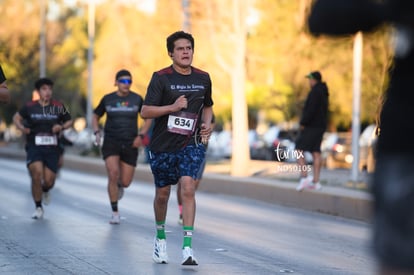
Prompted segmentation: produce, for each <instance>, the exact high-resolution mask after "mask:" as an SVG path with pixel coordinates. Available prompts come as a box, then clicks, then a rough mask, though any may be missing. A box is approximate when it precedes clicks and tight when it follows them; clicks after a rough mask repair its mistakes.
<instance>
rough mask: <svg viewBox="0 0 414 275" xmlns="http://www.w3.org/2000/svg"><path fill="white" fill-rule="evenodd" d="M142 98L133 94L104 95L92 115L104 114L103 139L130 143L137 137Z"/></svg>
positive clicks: (113, 93) (99, 115)
mask: <svg viewBox="0 0 414 275" xmlns="http://www.w3.org/2000/svg"><path fill="white" fill-rule="evenodd" d="M142 103H143V98H142V97H141V96H140V95H139V94H137V93H134V92H129V93H128V95H126V96H119V95H118V94H117V92H112V93H110V94H107V95H105V96H104V97H103V98H102V99H101V101H100V102H99V105H98V106H97V107H96V108H95V110H94V113H95V114H96V115H97V116H98V117H101V116H103V115H104V113H105V112H106V115H107V117H106V122H105V129H104V135H105V139H111V140H122V141H128V142H131V141H132V140H134V138H135V137H136V136H137V135H138V113H139V112H141V107H142Z"/></svg>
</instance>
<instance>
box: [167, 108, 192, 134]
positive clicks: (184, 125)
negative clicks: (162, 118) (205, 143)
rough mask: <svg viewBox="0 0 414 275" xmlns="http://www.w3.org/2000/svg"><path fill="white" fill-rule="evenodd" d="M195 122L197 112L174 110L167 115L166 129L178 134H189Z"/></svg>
mask: <svg viewBox="0 0 414 275" xmlns="http://www.w3.org/2000/svg"><path fill="white" fill-rule="evenodd" d="M196 122H197V114H194V113H188V112H183V111H181V112H176V113H173V114H170V115H169V116H168V124H167V127H168V131H169V132H171V133H176V134H180V135H191V134H192V133H193V132H194V129H195V125H196Z"/></svg>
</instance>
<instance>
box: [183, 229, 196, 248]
mask: <svg viewBox="0 0 414 275" xmlns="http://www.w3.org/2000/svg"><path fill="white" fill-rule="evenodd" d="M183 230H184V240H183V248H184V247H191V240H192V238H193V231H194V227H193V226H183Z"/></svg>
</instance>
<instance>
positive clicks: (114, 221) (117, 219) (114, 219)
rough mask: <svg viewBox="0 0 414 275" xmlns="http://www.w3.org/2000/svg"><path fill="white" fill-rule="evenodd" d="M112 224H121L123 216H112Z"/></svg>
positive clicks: (110, 221)
mask: <svg viewBox="0 0 414 275" xmlns="http://www.w3.org/2000/svg"><path fill="white" fill-rule="evenodd" d="M109 223H110V224H120V223H121V216H120V215H119V214H112V218H111V219H110V220H109Z"/></svg>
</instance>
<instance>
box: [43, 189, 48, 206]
mask: <svg viewBox="0 0 414 275" xmlns="http://www.w3.org/2000/svg"><path fill="white" fill-rule="evenodd" d="M42 202H43V203H44V205H48V204H49V203H50V192H49V191H47V192H43V195H42Z"/></svg>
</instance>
